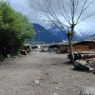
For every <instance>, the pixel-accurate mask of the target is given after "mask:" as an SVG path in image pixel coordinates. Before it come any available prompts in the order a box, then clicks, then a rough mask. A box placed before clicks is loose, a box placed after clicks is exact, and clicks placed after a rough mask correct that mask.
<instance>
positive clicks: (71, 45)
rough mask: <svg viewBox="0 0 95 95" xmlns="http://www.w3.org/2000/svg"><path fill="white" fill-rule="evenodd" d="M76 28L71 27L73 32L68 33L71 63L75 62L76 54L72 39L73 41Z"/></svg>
mask: <svg viewBox="0 0 95 95" xmlns="http://www.w3.org/2000/svg"><path fill="white" fill-rule="evenodd" d="M74 27H75V25H74V24H72V25H71V31H70V32H68V40H69V50H70V54H71V59H70V61H71V62H74V52H73V43H72V39H73V35H74Z"/></svg>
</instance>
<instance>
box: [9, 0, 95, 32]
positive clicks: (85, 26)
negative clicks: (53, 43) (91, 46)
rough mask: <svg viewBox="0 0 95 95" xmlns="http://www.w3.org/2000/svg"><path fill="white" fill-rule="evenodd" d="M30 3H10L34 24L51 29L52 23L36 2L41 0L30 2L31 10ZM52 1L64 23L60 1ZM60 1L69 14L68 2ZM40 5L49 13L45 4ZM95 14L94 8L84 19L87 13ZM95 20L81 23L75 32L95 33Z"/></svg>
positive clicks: (65, 0)
mask: <svg viewBox="0 0 95 95" xmlns="http://www.w3.org/2000/svg"><path fill="white" fill-rule="evenodd" d="M28 1H29V0H10V3H11V5H12V7H13V8H15V9H16V10H17V11H21V12H22V13H23V14H25V15H27V16H28V17H29V19H30V20H31V21H32V22H33V23H39V24H42V25H44V26H45V27H47V26H48V27H49V26H50V25H51V23H50V22H49V20H48V19H47V18H46V16H45V15H44V14H43V13H42V12H41V10H40V9H39V8H38V7H37V5H36V4H35V1H37V2H39V1H40V0H30V1H31V6H32V7H31V8H30V5H29V2H28ZM48 1H49V0H47V2H48ZM51 1H52V2H53V3H52V7H53V9H54V12H55V13H56V14H57V16H58V18H59V19H60V20H61V21H62V22H63V23H64V22H65V20H64V19H63V17H62V14H60V13H59V11H58V7H56V6H57V3H56V1H58V0H51ZM59 1H60V2H62V1H64V3H65V7H66V10H67V12H69V7H68V0H59ZM80 2H83V0H80ZM40 3H41V7H42V8H43V9H44V11H46V12H47V13H48V11H47V10H46V9H45V7H46V6H45V5H43V2H40ZM61 4H62V3H61ZM80 7H81V6H80ZM80 7H79V8H80ZM91 7H92V6H91ZM34 9H35V10H34ZM94 12H95V7H92V8H91V9H89V10H87V12H85V13H84V15H83V17H84V16H86V14H87V13H94ZM77 14H78V12H77ZM76 16H77V15H76ZM94 18H95V16H94V17H91V18H89V19H87V20H85V21H84V22H82V23H80V24H79V25H77V26H76V28H75V30H76V31H77V30H78V31H79V32H87V33H89V31H92V32H93V33H95V31H94V30H93V27H95V24H94V22H95V19H94ZM65 23H66V22H65Z"/></svg>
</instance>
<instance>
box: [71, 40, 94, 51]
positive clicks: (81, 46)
mask: <svg viewBox="0 0 95 95" xmlns="http://www.w3.org/2000/svg"><path fill="white" fill-rule="evenodd" d="M73 46H74V51H78V50H79V51H88V50H93V49H95V41H94V40H85V41H82V42H79V43H76V44H74V45H73Z"/></svg>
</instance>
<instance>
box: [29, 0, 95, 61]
mask: <svg viewBox="0 0 95 95" xmlns="http://www.w3.org/2000/svg"><path fill="white" fill-rule="evenodd" d="M94 1H95V0H32V1H31V0H29V3H30V5H31V7H32V8H34V7H33V5H34V4H35V8H36V9H37V8H39V9H40V10H41V11H42V12H43V13H44V14H45V15H46V16H47V18H48V19H49V21H50V22H52V23H53V24H55V25H56V26H57V27H58V28H59V29H61V30H62V31H65V32H66V33H67V37H68V41H69V47H70V48H69V49H70V52H71V56H72V57H71V61H73V60H74V53H73V47H72V39H73V35H74V32H75V27H76V26H77V25H78V24H79V23H81V22H82V21H84V20H86V19H87V18H89V17H91V16H93V15H95V13H93V12H92V13H91V12H88V10H90V8H91V7H93V4H94ZM35 8H34V9H35ZM90 11H92V10H90ZM67 30H68V31H67Z"/></svg>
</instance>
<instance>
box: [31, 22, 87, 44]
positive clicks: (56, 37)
mask: <svg viewBox="0 0 95 95" xmlns="http://www.w3.org/2000/svg"><path fill="white" fill-rule="evenodd" d="M33 27H34V30H35V31H36V35H35V36H34V37H33V38H32V39H29V40H30V42H35V43H37V42H41V43H59V42H63V41H67V40H68V38H67V36H66V32H65V31H61V30H60V29H59V28H58V27H56V26H52V27H51V28H49V29H46V28H44V27H43V26H41V25H39V24H36V23H33ZM84 38H85V37H84V36H81V35H79V34H78V33H75V34H74V37H73V40H74V41H81V40H84Z"/></svg>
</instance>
